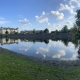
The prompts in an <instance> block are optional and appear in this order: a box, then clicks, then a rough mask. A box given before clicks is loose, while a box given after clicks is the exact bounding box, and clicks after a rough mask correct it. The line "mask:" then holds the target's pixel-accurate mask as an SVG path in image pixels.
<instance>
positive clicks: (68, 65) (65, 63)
mask: <svg viewBox="0 0 80 80" xmlns="http://www.w3.org/2000/svg"><path fill="white" fill-rule="evenodd" d="M4 52H7V53H9V54H13V55H16V56H18V57H22V58H24V59H25V60H29V61H32V62H36V63H39V64H44V65H47V66H56V67H60V68H71V67H79V66H80V60H69V61H66V60H65V61H63V60H60V61H59V60H44V59H41V58H37V57H33V56H27V55H24V54H21V53H17V52H14V51H11V50H8V49H5V48H2V47H0V53H4Z"/></svg>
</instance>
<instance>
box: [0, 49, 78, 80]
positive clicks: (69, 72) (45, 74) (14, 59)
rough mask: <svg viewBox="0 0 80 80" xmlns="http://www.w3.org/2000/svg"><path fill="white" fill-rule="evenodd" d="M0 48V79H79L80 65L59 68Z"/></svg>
mask: <svg viewBox="0 0 80 80" xmlns="http://www.w3.org/2000/svg"><path fill="white" fill-rule="evenodd" d="M45 63H46V62H44V64H41V63H40V62H39V63H38V62H36V60H35V61H34V60H33V58H30V57H25V56H22V55H18V54H16V53H14V52H12V51H8V50H5V49H2V48H0V80H79V79H80V67H79V66H76V65H75V67H70V68H67V69H65V68H61V67H60V68H59V67H57V66H53V65H46V64H45Z"/></svg>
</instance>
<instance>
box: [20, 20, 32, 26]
mask: <svg viewBox="0 0 80 80" xmlns="http://www.w3.org/2000/svg"><path fill="white" fill-rule="evenodd" d="M19 23H20V24H22V25H27V24H30V22H29V21H28V20H27V19H24V20H19Z"/></svg>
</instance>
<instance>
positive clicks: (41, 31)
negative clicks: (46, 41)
mask: <svg viewBox="0 0 80 80" xmlns="http://www.w3.org/2000/svg"><path fill="white" fill-rule="evenodd" d="M20 33H21V34H33V33H36V34H39V33H44V31H43V30H35V31H33V30H29V31H26V30H25V31H21V32H20Z"/></svg>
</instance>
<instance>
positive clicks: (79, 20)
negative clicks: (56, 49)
mask: <svg viewBox="0 0 80 80" xmlns="http://www.w3.org/2000/svg"><path fill="white" fill-rule="evenodd" d="M76 12H77V14H76V24H77V26H78V30H79V31H80V9H79V10H77V11H76Z"/></svg>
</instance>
